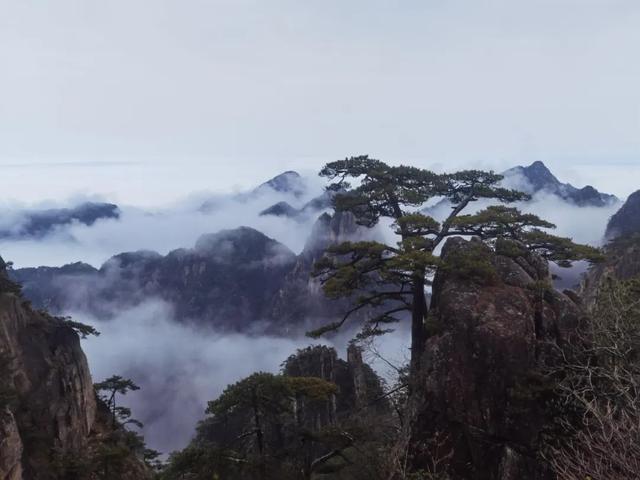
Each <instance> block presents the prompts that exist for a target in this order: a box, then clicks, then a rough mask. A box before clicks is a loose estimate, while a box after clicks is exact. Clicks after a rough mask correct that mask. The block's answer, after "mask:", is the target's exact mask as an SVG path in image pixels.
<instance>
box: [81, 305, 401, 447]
mask: <svg viewBox="0 0 640 480" xmlns="http://www.w3.org/2000/svg"><path fill="white" fill-rule="evenodd" d="M73 317H74V319H75V320H78V321H82V322H86V323H89V324H91V325H93V326H95V327H96V328H97V329H98V330H99V331H100V332H101V335H100V336H98V337H90V338H88V339H86V340H83V349H84V351H85V353H86V355H87V357H88V359H89V365H90V368H91V372H92V376H93V379H94V381H101V380H103V379H105V378H107V377H109V376H111V375H114V374H117V375H122V376H124V377H128V378H131V379H132V380H134V381H135V382H136V383H137V384H138V385H139V386H140V387H141V389H140V390H139V391H135V392H131V393H129V394H128V395H127V396H126V397H123V398H121V399H120V400H119V401H120V402H122V403H123V404H125V405H127V406H129V407H130V408H131V409H132V410H133V416H134V418H137V419H139V420H140V421H142V422H143V423H144V428H143V429H142V433H143V434H144V435H145V437H146V439H147V442H148V444H149V445H150V447H152V448H155V449H158V450H160V451H161V452H163V453H170V452H171V451H173V450H176V449H180V448H184V446H185V445H186V444H187V442H188V441H189V440H190V439H191V437H192V436H193V434H194V431H195V430H194V429H195V426H196V424H197V422H198V421H199V420H201V419H202V418H203V417H204V411H205V408H206V404H207V401H208V400H213V399H215V398H216V397H218V396H219V395H220V393H222V391H223V389H224V388H225V387H226V386H227V385H229V384H231V383H234V382H236V381H238V380H240V379H241V378H243V377H245V376H248V375H250V374H252V373H254V372H257V371H267V372H273V373H277V372H279V371H280V366H281V364H282V362H284V360H286V359H287V357H288V356H289V355H291V354H293V353H295V351H296V350H297V349H299V348H304V347H306V346H308V345H311V344H317V343H323V344H327V345H330V346H334V347H335V348H336V349H337V351H338V354H339V355H340V356H341V357H342V358H345V353H346V346H347V343H348V341H349V340H350V339H351V338H352V333H353V332H349V331H345V332H343V333H342V334H341V335H340V336H338V337H336V338H333V339H331V340H326V339H325V340H321V341H316V340H311V339H309V338H306V337H303V336H302V337H297V338H277V337H271V336H264V335H261V336H252V335H245V334H229V333H219V332H215V331H208V332H207V331H203V330H202V329H197V330H196V329H193V328H191V327H190V326H188V325H184V324H181V323H178V322H177V321H176V319H175V318H174V317H173V312H172V308H171V306H170V305H168V304H167V303H165V302H163V301H162V300H159V299H153V300H148V301H146V302H144V303H142V304H141V305H139V306H137V307H135V308H131V309H128V310H124V311H122V312H120V314H119V315H117V316H116V317H115V318H114V319H112V320H109V321H99V320H97V319H95V318H92V317H89V316H87V315H86V314H85V313H83V312H75V313H73ZM404 327H405V326H404V325H399V328H398V330H397V331H396V332H394V333H393V334H390V335H387V336H385V337H383V338H381V339H378V340H376V342H375V343H374V345H375V349H370V350H368V353H367V355H366V358H367V360H368V361H369V362H370V363H371V364H372V366H373V367H374V368H375V369H376V370H377V371H378V372H379V373H380V374H381V375H382V376H383V377H385V378H387V379H389V380H390V381H391V379H392V377H393V375H394V371H393V369H391V368H390V367H389V365H388V364H387V361H390V362H391V363H393V364H394V365H401V364H403V363H404V362H405V361H406V352H407V351H408V350H407V346H408V338H409V336H408V332H407V330H406V328H404Z"/></svg>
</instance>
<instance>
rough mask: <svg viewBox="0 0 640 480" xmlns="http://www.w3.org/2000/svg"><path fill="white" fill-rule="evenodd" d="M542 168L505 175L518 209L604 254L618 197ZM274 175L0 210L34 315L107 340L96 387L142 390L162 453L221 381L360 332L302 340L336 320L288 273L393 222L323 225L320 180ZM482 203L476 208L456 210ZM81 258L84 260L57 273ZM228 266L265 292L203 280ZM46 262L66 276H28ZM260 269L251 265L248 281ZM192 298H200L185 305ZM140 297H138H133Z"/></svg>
mask: <svg viewBox="0 0 640 480" xmlns="http://www.w3.org/2000/svg"><path fill="white" fill-rule="evenodd" d="M536 168H537V170H536ZM536 168H534V167H533V166H531V169H530V170H527V169H525V170H522V169H521V170H518V169H514V170H512V171H509V172H508V174H507V175H506V176H505V179H504V181H503V184H504V185H505V186H507V187H510V188H517V189H522V190H524V191H528V192H530V193H531V194H532V198H531V200H528V201H526V202H520V203H519V204H518V205H517V206H518V207H519V208H521V209H522V210H523V211H524V212H530V213H535V214H537V215H539V216H541V217H542V218H545V219H547V220H549V221H551V222H553V223H554V224H556V225H558V228H557V230H556V231H555V233H556V234H558V235H561V236H566V237H571V238H573V239H574V240H575V241H578V242H582V243H587V244H590V245H594V246H599V245H602V244H603V242H604V232H605V227H606V225H607V221H608V220H609V218H610V217H611V215H612V214H613V213H614V212H615V211H616V210H617V209H618V208H619V207H620V205H621V201H622V200H623V198H616V197H613V196H610V195H607V194H604V193H601V192H598V191H595V193H594V192H593V191H592V190H590V189H588V190H585V191H582V190H581V191H580V192H582V193H576V192H578V189H575V188H574V187H571V188H569V187H567V186H566V184H564V183H561V182H560V181H558V180H557V179H555V177H553V175H552V173H551V172H550V171H548V170H547V169H546V167H544V166H542V167H540V165H538V166H537V167H536ZM272 173H273V174H274V175H275V176H274V177H273V178H272V179H271V180H269V181H266V182H265V183H263V184H260V185H257V186H255V187H253V188H247V189H244V190H238V191H235V192H233V193H217V194H216V193H202V192H200V193H197V194H196V193H191V192H189V191H185V192H184V196H183V198H182V199H180V200H178V201H174V202H173V203H172V204H169V205H167V204H165V205H158V206H156V207H149V206H148V205H147V206H139V205H127V204H122V205H115V204H114V207H113V208H115V209H116V210H108V214H104V212H103V210H104V207H103V205H105V204H106V205H111V203H109V202H112V201H113V200H112V199H110V198H101V197H87V196H84V197H76V198H74V199H73V200H71V201H70V200H65V199H62V198H61V199H57V200H47V201H44V200H43V201H40V202H35V203H31V204H18V203H13V204H9V203H7V204H5V205H3V206H2V216H1V217H0V218H2V223H0V232H4V233H3V235H2V236H0V252H2V255H3V258H4V259H5V260H7V261H12V262H13V271H14V275H15V276H16V278H17V279H18V281H20V282H21V283H24V285H25V292H26V293H27V296H30V293H32V292H35V293H33V295H34V297H33V300H34V301H35V302H36V306H38V307H46V308H49V309H52V310H53V311H54V313H57V314H60V315H70V316H72V317H73V319H74V320H77V321H80V322H83V323H87V324H90V325H93V326H95V327H96V328H97V329H98V330H99V331H100V332H101V335H100V336H99V337H92V338H88V339H86V340H83V348H84V350H85V352H86V354H87V356H88V358H89V363H90V367H91V371H92V374H93V376H94V380H95V381H99V380H101V379H103V378H106V377H108V376H109V375H112V374H119V375H123V376H125V377H130V378H132V379H134V380H135V381H136V382H137V383H138V384H139V385H140V386H141V390H140V391H138V392H134V393H132V394H130V395H129V396H128V398H127V399H126V402H127V404H128V405H129V406H131V407H132V409H133V411H134V414H135V416H136V418H138V419H140V420H141V421H142V422H143V423H144V425H145V426H144V429H143V432H144V434H145V436H146V438H147V441H148V443H149V445H150V446H152V447H153V448H156V449H158V450H160V451H162V452H165V453H167V452H170V451H172V450H175V449H179V448H182V447H184V446H185V445H186V443H187V442H188V441H189V439H190V437H191V435H192V434H193V428H194V426H195V424H196V423H197V422H198V420H200V419H201V418H202V417H203V414H204V407H205V405H206V402H207V401H208V400H211V399H213V398H215V397H216V396H218V395H219V394H220V393H221V392H222V390H223V388H224V387H225V386H226V385H228V384H230V383H233V382H234V381H237V380H239V379H240V378H242V377H245V376H247V375H249V374H250V373H252V372H255V371H259V370H263V371H269V372H277V371H278V370H279V368H280V365H281V364H282V362H283V361H284V360H285V359H286V358H287V357H288V356H289V355H290V354H291V353H293V352H295V351H296V349H298V348H303V347H306V346H308V345H309V344H311V343H324V344H329V345H332V346H335V347H336V349H337V350H338V353H339V355H341V356H344V355H345V352H346V345H347V343H348V341H349V340H350V339H351V338H352V337H353V336H354V335H355V334H356V333H357V329H356V328H355V326H354V327H352V328H347V329H345V330H344V331H341V332H340V333H339V335H334V336H330V337H329V338H325V339H321V340H311V339H310V338H308V337H306V336H305V332H306V331H308V330H310V329H313V328H317V327H318V326H319V325H321V324H322V323H323V322H324V323H326V322H327V321H329V320H331V319H332V318H331V315H334V314H335V313H336V312H337V311H339V308H336V309H335V312H334V311H332V312H328V311H327V312H328V313H327V318H323V314H322V313H318V312H323V311H325V310H323V309H324V308H325V307H324V305H325V304H324V303H323V302H325V301H326V302H329V301H328V300H323V299H321V298H320V297H321V292H318V291H313V289H314V288H315V289H316V290H317V286H316V287H313V285H311V284H307V278H306V277H305V276H304V275H303V274H299V275H298V277H297V278H293V277H295V275H294V274H293V273H292V272H295V271H296V269H298V270H299V269H300V268H302V267H304V268H303V271H304V272H306V275H307V277H308V274H309V272H310V268H311V266H312V263H313V260H314V259H317V258H318V255H321V253H322V252H321V251H320V250H318V248H317V247H316V246H315V243H317V242H325V241H327V239H328V238H329V237H331V238H332V239H333V240H336V239H337V238H340V239H342V240H345V239H350V238H356V237H358V238H377V239H383V240H384V241H385V242H386V243H389V244H394V243H395V242H397V238H395V236H394V235H393V234H392V233H390V232H391V230H390V229H389V228H387V227H388V225H380V226H378V227H376V228H375V229H372V230H367V229H364V228H363V227H357V226H354V225H348V226H345V225H332V224H331V223H330V222H329V223H326V222H328V220H327V221H325V223H323V221H322V220H319V218H320V217H321V216H323V215H325V214H327V213H328V214H332V213H333V208H332V205H331V199H330V197H329V196H328V195H327V193H325V192H324V185H323V183H322V182H321V179H320V178H319V177H317V175H314V174H313V173H312V172H307V173H305V174H304V175H299V174H297V173H295V172H286V173H283V174H279V175H276V174H277V172H272ZM540 175H541V177H540ZM549 175H551V177H549ZM267 176H268V174H267ZM552 177H553V178H552ZM265 180H267V179H266V178H265ZM562 180H565V179H562ZM540 182H541V183H540ZM580 187H582V186H580ZM595 187H596V188H598V187H599V186H598V185H595ZM567 192H569V193H567ZM608 193H610V194H611V193H613V194H615V193H618V194H619V195H620V193H619V192H608ZM571 195H573V196H571ZM577 195H583V196H584V195H586V197H584V198H583V197H579V196H577ZM87 202H90V203H91V205H93V207H92V210H91V212H94V210H95V208H96V207H95V206H96V205H97V206H98V207H97V210H95V211H96V212H97V213H95V218H93V217H92V218H90V219H87V218H84V217H81V216H79V214H78V213H77V211H79V210H78V209H80V210H81V211H83V212H84V210H82V208H84V207H83V205H86V204H87ZM488 204H489V203H488V202H485V201H479V202H475V203H474V204H473V205H472V206H470V207H469V208H468V210H465V212H464V213H474V212H475V211H478V210H480V209H482V208H484V207H486V206H487V205H488ZM101 205H102V206H101ZM424 209H425V212H427V213H428V214H429V215H432V216H433V217H434V218H436V219H437V220H441V219H443V218H445V217H446V215H448V213H449V210H450V206H449V204H447V203H446V202H441V201H438V199H434V201H432V202H430V203H429V204H428V205H425V206H424ZM43 212H44V213H43ZM103 214H104V216H101V215H103ZM327 218H329V217H327ZM241 227H250V228H249V229H244V230H243V229H241ZM332 229H333V230H332ZM220 232H222V233H220ZM210 234H217V236H216V235H213V236H211V235H210ZM325 237H326V238H325ZM199 239H200V240H199ZM256 242H257V243H256ZM256 249H260V252H261V253H260V254H259V255H258V254H257V253H256V252H257V251H258V250H256ZM124 252H130V253H127V254H126V255H122V254H123V253H124ZM318 252H319V253H318ZM254 253H255V254H256V255H258V256H256V257H255V258H254V257H253V256H252V255H253V254H254ZM112 257H113V258H112ZM75 262H82V264H78V265H76V266H71V267H63V266H64V265H67V264H74V263H75ZM231 262H232V263H233V269H234V270H238V269H239V270H242V269H244V268H252V269H256V268H257V269H259V272H260V273H259V275H262V276H258V277H257V278H262V279H263V280H261V281H262V282H263V284H262V285H260V284H257V285H252V286H250V287H247V288H248V289H249V290H250V291H248V292H244V293H243V292H237V291H236V290H240V289H241V288H242V285H245V284H246V282H247V280H246V279H244V278H238V279H235V278H230V277H225V275H227V274H226V273H225V274H224V275H222V274H220V275H218V276H215V274H214V276H213V277H206V276H202V275H205V274H206V272H205V270H206V269H209V270H215V271H217V272H227V269H229V268H230V267H228V265H230V263H231ZM256 262H258V263H256ZM41 266H47V267H63V268H62V269H59V268H53V269H49V270H46V271H44V270H41V269H34V268H30V267H41ZM301 266H302V267H301ZM304 269H306V270H304ZM196 270H197V271H196ZM556 270H557V271H556V273H557V274H558V275H559V278H558V279H557V280H556V282H557V285H558V286H561V287H563V288H565V287H573V286H575V285H576V284H577V283H579V282H580V275H581V274H582V273H583V272H584V271H585V267H584V266H581V265H577V266H575V267H574V268H573V269H571V270H567V269H556ZM257 271H258V270H251V275H252V276H253V277H254V278H255V277H256V275H258V274H256V273H255V272H257ZM203 272H205V273H203ZM194 275H195V277H194ZM198 275H200V276H198ZM230 275H232V274H230ZM225 278H228V280H225ZM125 281H126V282H129V283H123V282H125ZM225 282H230V283H225ZM234 282H235V283H234ZM272 283H273V285H271V284H272ZM181 284H182V287H181V286H180V285H181ZM122 285H126V286H125V287H124V288H123V287H122ZM270 288H273V289H275V290H274V291H273V292H271V293H269V295H270V297H269V298H266V297H265V298H261V299H259V302H258V303H259V304H256V305H254V304H253V303H251V302H252V299H251V297H259V296H260V295H262V294H263V293H264V292H267V291H269V289H270ZM301 288H302V289H303V290H304V289H307V288H308V289H311V290H309V292H312V293H313V295H316V296H317V302H319V304H318V307H317V310H316V311H313V310H312V309H311V307H309V308H308V309H307V310H304V309H302V310H300V309H297V310H296V309H294V307H293V304H295V300H296V295H298V296H303V299H304V300H305V301H306V300H308V297H307V295H309V292H307V293H305V291H302V292H301V291H300V289H301ZM181 289H182V290H186V291H182V290H181ZM194 289H196V290H197V289H199V290H201V292H198V295H200V294H201V295H200V296H197V295H195V294H194V295H195V296H190V295H191V293H193V292H192V291H193V290H194ZM216 289H217V290H221V292H220V294H216V295H217V296H215V297H211V294H210V290H216ZM287 289H288V290H287ZM122 290H126V291H122ZM134 291H135V292H138V293H137V294H136V295H131V292H134ZM177 291H180V292H181V293H180V294H179V295H178V294H176V292H177ZM283 291H284V292H287V295H288V297H287V298H288V299H287V301H286V302H285V303H284V304H283V303H282V302H281V301H280V302H279V301H278V298H277V297H278V295H282V293H279V292H283ZM291 292H294V293H291ZM174 294H175V295H177V296H175V295H174ZM236 294H237V295H239V296H238V297H234V295H236ZM265 295H266V294H265ZM225 296H229V298H230V299H233V298H237V299H240V300H232V301H233V302H236V303H241V304H242V305H245V303H246V308H245V307H243V309H242V310H241V311H238V310H234V309H233V308H232V307H229V305H228V304H227V303H225V301H224V298H223V297H225ZM196 297H197V299H196ZM207 302H209V303H210V304H207ZM247 302H248V303H247ZM194 304H197V305H194ZM213 310H217V313H216V312H215V311H213ZM408 343H409V333H408V331H407V326H406V325H402V324H400V325H397V326H395V332H393V333H392V334H388V335H386V336H384V337H381V338H379V339H377V340H376V341H375V344H374V346H373V348H371V349H369V350H368V353H367V352H366V355H367V360H368V361H370V362H371V363H372V365H373V366H374V368H375V369H376V370H377V371H378V373H379V374H381V376H382V377H383V378H385V377H386V376H390V372H389V371H388V369H389V363H391V364H393V365H397V366H400V365H402V364H405V363H406V361H407V356H408V353H407V352H408ZM376 352H377V354H376ZM380 357H382V358H380Z"/></svg>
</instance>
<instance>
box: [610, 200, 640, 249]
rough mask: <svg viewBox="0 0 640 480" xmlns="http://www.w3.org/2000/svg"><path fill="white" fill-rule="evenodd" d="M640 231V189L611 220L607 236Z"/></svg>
mask: <svg viewBox="0 0 640 480" xmlns="http://www.w3.org/2000/svg"><path fill="white" fill-rule="evenodd" d="M637 233H640V190H638V191H637V192H634V193H632V194H631V195H629V198H627V201H626V202H625V203H624V205H622V207H621V208H620V210H618V211H617V212H616V213H615V214H614V215H613V216H612V217H611V219H610V220H609V223H608V224H607V231H606V233H605V236H606V238H608V239H613V238H617V237H622V236H627V235H633V234H637Z"/></svg>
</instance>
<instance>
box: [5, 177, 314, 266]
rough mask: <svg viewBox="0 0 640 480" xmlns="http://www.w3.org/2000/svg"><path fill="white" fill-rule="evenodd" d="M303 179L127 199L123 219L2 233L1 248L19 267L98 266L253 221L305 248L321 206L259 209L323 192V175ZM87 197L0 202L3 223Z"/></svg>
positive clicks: (295, 246)
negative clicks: (294, 187)
mask: <svg viewBox="0 0 640 480" xmlns="http://www.w3.org/2000/svg"><path fill="white" fill-rule="evenodd" d="M303 181H304V183H305V186H306V189H305V193H304V194H303V195H302V196H294V195H291V194H287V193H280V192H276V191H273V190H268V189H262V190H261V191H259V192H257V193H256V194H254V195H250V194H248V193H232V194H211V193H206V192H202V193H197V194H191V195H189V196H188V197H185V198H183V199H181V200H179V201H176V202H174V203H172V204H170V205H168V206H164V207H161V208H145V209H143V208H140V207H137V206H126V205H124V206H120V210H121V215H120V218H119V219H100V220H98V221H97V222H96V223H95V224H93V225H91V226H87V225H83V224H79V223H72V224H69V225H64V226H61V227H59V228H57V229H56V230H55V231H53V232H52V233H51V234H49V235H47V236H46V237H45V238H37V239H32V238H27V239H2V240H0V251H1V252H3V253H2V254H3V256H4V257H5V258H6V259H11V260H12V261H13V262H14V264H15V266H16V267H17V268H22V267H35V266H40V265H48V266H61V265H64V264H67V263H72V262H77V261H83V262H85V263H89V264H91V265H93V266H95V267H98V266H100V265H101V264H102V263H104V262H105V261H106V260H107V259H108V258H110V257H111V256H113V255H116V254H118V253H121V252H126V251H137V250H152V251H156V252H158V253H160V254H163V255H165V254H167V253H168V252H169V251H171V250H174V249H177V248H182V247H191V246H193V245H194V244H195V242H196V240H197V239H198V238H199V237H200V236H201V235H203V234H207V233H215V232H218V231H220V230H224V229H232V228H237V227H239V226H248V227H253V228H255V229H256V230H259V231H261V232H262V233H264V234H265V235H267V236H269V237H271V238H274V239H275V240H278V241H279V242H281V243H283V244H284V245H285V246H287V247H289V248H290V249H291V250H292V251H293V252H295V253H300V251H301V250H302V248H303V247H304V244H305V242H306V239H307V238H308V236H309V233H310V232H311V228H312V227H313V224H314V223H315V221H316V219H317V217H318V216H319V215H320V213H321V212H315V213H314V214H311V215H308V216H301V217H299V218H296V219H292V218H288V217H284V216H280V217H276V216H272V215H269V216H261V215H260V212H261V211H263V210H264V209H266V208H268V207H270V206H272V205H273V204H275V203H277V202H280V201H287V202H288V203H290V204H291V205H292V206H293V207H295V208H299V207H301V206H302V205H304V204H305V203H306V202H307V201H309V200H311V199H312V198H314V197H316V196H318V195H320V194H321V193H322V187H321V184H320V181H319V179H317V178H315V177H314V176H311V177H305V178H304V180H303ZM82 201H84V199H83V197H76V198H74V199H72V200H70V201H67V202H60V203H56V202H44V203H42V202H41V203H37V204H34V205H28V206H27V205H16V204H9V205H4V206H0V219H2V220H1V221H2V224H0V226H2V225H5V224H6V225H12V224H13V225H17V224H18V222H19V219H20V218H21V215H23V214H24V212H28V211H30V210H33V209H37V208H52V207H54V206H55V207H61V206H63V207H70V206H77V205H78V204H80V203H81V202H82ZM205 202H207V204H208V205H210V208H208V209H207V210H206V211H203V210H202V209H201V206H202V205H203V203H205ZM12 222H13V223H12Z"/></svg>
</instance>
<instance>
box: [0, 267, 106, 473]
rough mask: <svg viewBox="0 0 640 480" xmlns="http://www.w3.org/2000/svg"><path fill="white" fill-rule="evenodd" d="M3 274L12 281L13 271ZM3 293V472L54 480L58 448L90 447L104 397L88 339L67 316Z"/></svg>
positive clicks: (0, 318) (0, 416) (0, 336)
mask: <svg viewBox="0 0 640 480" xmlns="http://www.w3.org/2000/svg"><path fill="white" fill-rule="evenodd" d="M0 276H1V277H3V280H4V281H5V282H7V279H6V272H5V271H4V269H1V270H0ZM3 285H4V288H3V290H2V291H0V357H1V358H0V360H2V364H1V365H0V367H1V368H2V369H3V371H2V372H1V375H0V377H1V381H2V385H0V387H1V388H2V395H1V397H2V399H0V401H4V405H0V432H2V436H1V437H0V478H3V479H10V480H23V479H24V480H27V479H30V480H31V479H33V480H37V479H48V478H52V477H51V476H50V474H51V473H50V471H49V468H48V465H49V464H50V462H51V461H52V459H53V456H54V454H64V453H65V452H72V451H74V450H77V449H80V448H82V447H83V446H84V445H85V444H86V442H87V439H88V437H89V435H90V432H91V428H92V426H93V424H94V419H95V414H96V398H95V393H94V390H93V384H92V381H91V376H90V374H89V368H88V366H87V360H86V358H85V356H84V353H83V352H82V349H81V348H80V340H79V338H78V335H77V334H76V333H75V332H74V330H73V329H72V328H71V327H70V326H68V325H67V324H66V323H65V322H64V321H62V320H57V319H55V318H52V317H49V316H48V315H45V314H42V313H39V312H36V311H34V310H32V309H31V308H30V307H29V306H28V305H27V304H25V302H24V301H23V299H22V298H20V297H19V296H18V295H17V294H16V293H15V290H14V291H11V290H8V289H7V285H9V284H8V283H3Z"/></svg>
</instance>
